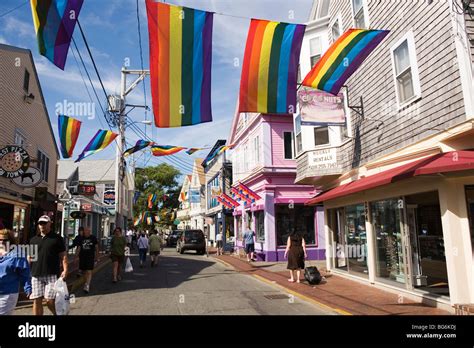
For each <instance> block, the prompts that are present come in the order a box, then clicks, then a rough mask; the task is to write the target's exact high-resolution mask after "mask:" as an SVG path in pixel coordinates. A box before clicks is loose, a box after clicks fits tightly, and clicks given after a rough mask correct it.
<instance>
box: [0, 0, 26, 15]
mask: <svg viewBox="0 0 474 348" xmlns="http://www.w3.org/2000/svg"><path fill="white" fill-rule="evenodd" d="M27 3H29V0H26V1H25V2H24V3H22V4H21V5H18V6H17V7H14V8H12V9H10V10H8V11H6V12H4V13H2V14H0V18H2V17H4V16H6V15H7V14H10V13H12V12H13V11H16V10H18V9H19V8H21V7H23V6H25V5H26V4H27Z"/></svg>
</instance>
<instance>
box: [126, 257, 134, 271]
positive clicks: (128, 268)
mask: <svg viewBox="0 0 474 348" xmlns="http://www.w3.org/2000/svg"><path fill="white" fill-rule="evenodd" d="M125 272H126V273H130V272H133V266H132V262H131V261H130V258H129V257H127V263H126V264H125Z"/></svg>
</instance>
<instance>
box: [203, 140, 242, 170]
mask: <svg viewBox="0 0 474 348" xmlns="http://www.w3.org/2000/svg"><path fill="white" fill-rule="evenodd" d="M234 146H235V144H232V145H221V146H219V147H218V148H217V149H215V150H214V152H213V153H211V154H210V155H208V156H207V157H206V158H205V159H204V161H203V162H202V163H203V164H204V166H207V165H208V164H209V163H210V162H211V161H212V160H213V159H214V158H215V157H217V156H219V155H220V154H221V153H223V152H224V151H227V150H230V149H232V148H233V147H234Z"/></svg>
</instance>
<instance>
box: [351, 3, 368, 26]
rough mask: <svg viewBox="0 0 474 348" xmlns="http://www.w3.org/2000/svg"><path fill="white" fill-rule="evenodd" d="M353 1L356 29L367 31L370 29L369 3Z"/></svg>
mask: <svg viewBox="0 0 474 348" xmlns="http://www.w3.org/2000/svg"><path fill="white" fill-rule="evenodd" d="M351 1H352V17H353V19H354V27H355V28H357V29H367V28H368V27H369V20H368V11H367V2H366V0H351Z"/></svg>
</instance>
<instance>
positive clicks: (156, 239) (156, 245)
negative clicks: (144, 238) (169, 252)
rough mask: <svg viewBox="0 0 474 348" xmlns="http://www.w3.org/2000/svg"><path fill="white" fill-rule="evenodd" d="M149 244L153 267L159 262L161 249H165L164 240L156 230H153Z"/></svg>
mask: <svg viewBox="0 0 474 348" xmlns="http://www.w3.org/2000/svg"><path fill="white" fill-rule="evenodd" d="M149 244H150V258H151V267H154V266H156V265H157V264H158V256H159V255H160V251H161V250H162V249H163V241H162V240H161V237H160V236H159V234H158V232H157V231H156V230H153V231H152V232H151V236H150V239H149Z"/></svg>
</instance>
